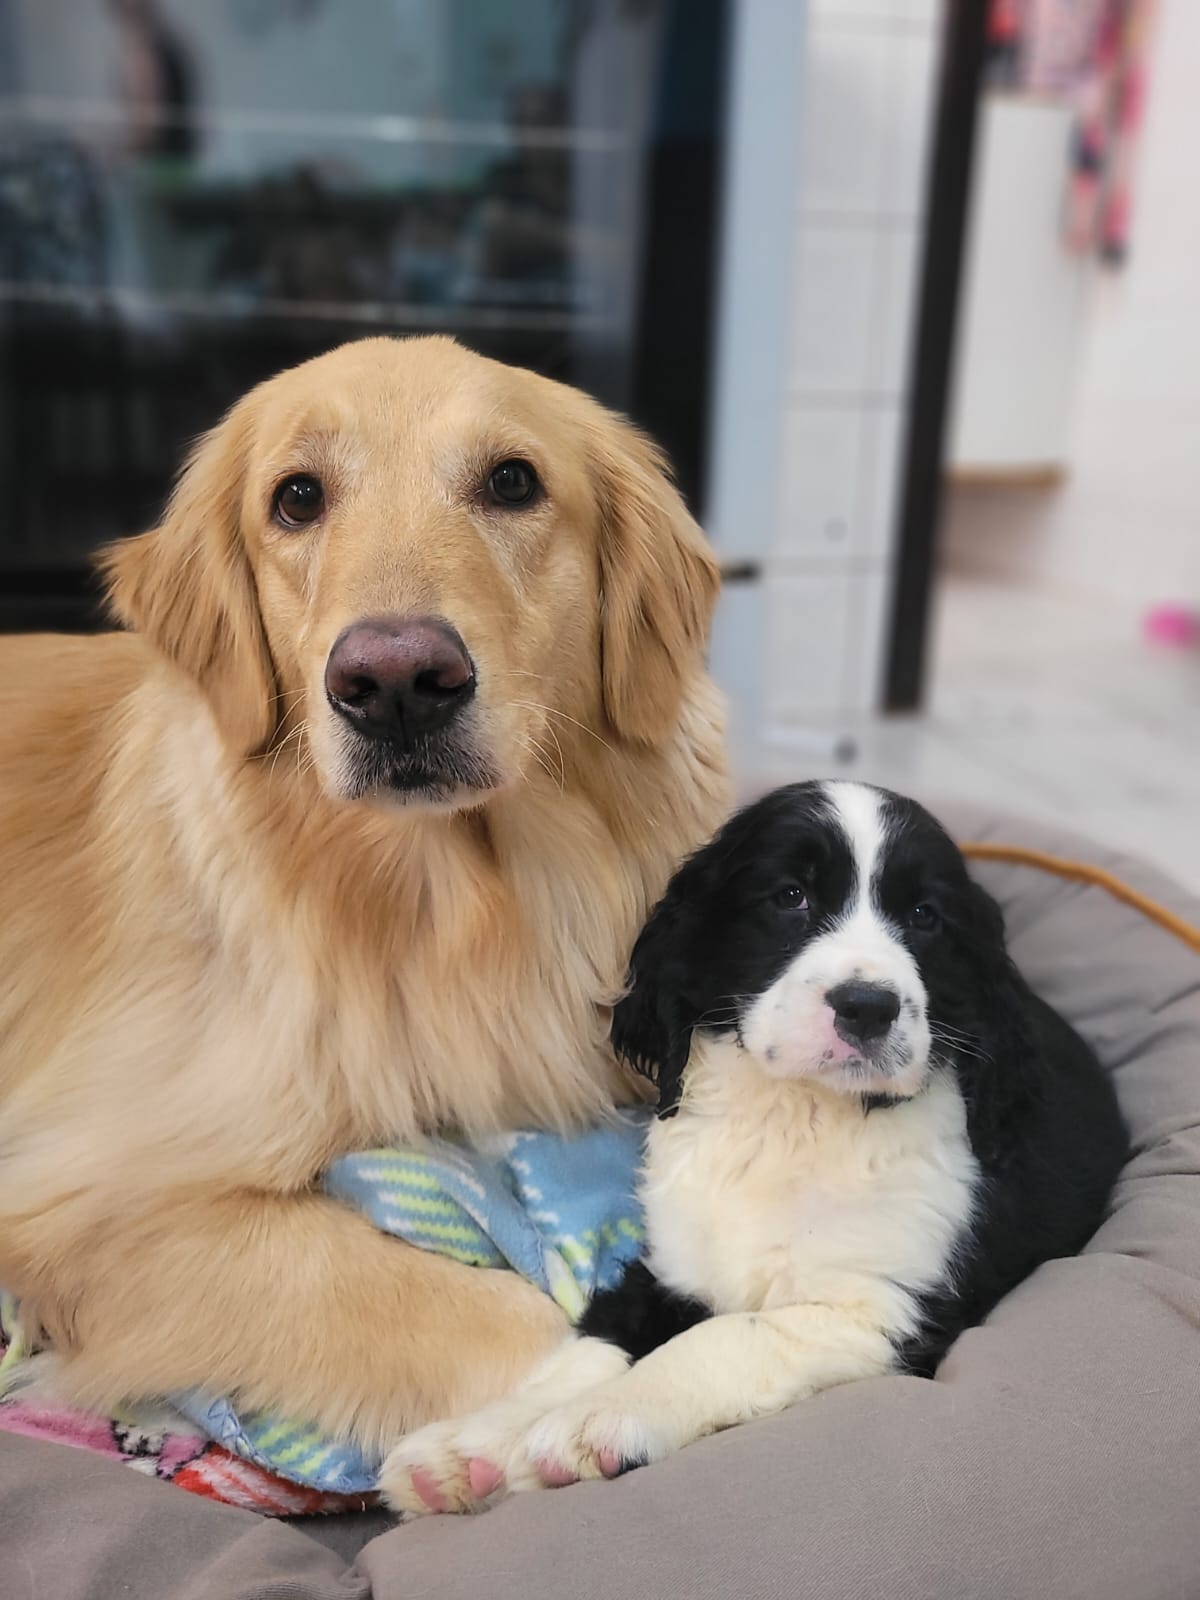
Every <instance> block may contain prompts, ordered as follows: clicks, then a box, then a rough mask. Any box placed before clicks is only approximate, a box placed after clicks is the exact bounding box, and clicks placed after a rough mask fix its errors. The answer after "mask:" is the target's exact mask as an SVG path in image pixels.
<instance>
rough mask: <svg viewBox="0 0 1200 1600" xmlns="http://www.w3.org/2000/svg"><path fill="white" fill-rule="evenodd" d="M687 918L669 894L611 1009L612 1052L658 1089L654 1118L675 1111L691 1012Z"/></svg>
mask: <svg viewBox="0 0 1200 1600" xmlns="http://www.w3.org/2000/svg"><path fill="white" fill-rule="evenodd" d="M686 946H687V913H686V910H685V908H684V906H683V905H682V904H681V903H680V901H679V899H678V898H677V897H676V896H674V895H673V894H672V893H671V891H668V893H667V895H666V897H665V898H664V899H663V900H662V901H661V902H660V903H659V905H658V907H657V909H656V910H655V911H654V912H653V914H652V915H651V917H650V920H649V922H647V924H646V926H645V927H644V928H643V929H642V932H641V935H640V936H639V938H638V941H637V943H636V944H635V945H634V947H633V956H632V958H631V960H630V963H629V976H628V979H627V983H626V990H625V994H624V996H623V998H622V999H620V1000H618V1002H617V1004H616V1005H615V1006H614V1008H613V1019H612V1043H613V1049H614V1050H615V1051H616V1053H617V1055H618V1056H619V1057H620V1058H621V1060H622V1061H625V1062H627V1063H628V1064H629V1065H630V1066H631V1067H632V1068H633V1069H634V1071H635V1072H640V1073H641V1074H642V1075H643V1076H644V1077H647V1078H649V1079H650V1081H651V1082H652V1083H654V1084H655V1085H656V1086H657V1088H658V1115H659V1116H660V1117H670V1116H673V1115H674V1114H675V1112H676V1111H677V1110H678V1109H679V1096H680V1094H681V1093H682V1091H683V1073H684V1069H685V1068H686V1066H687V1063H688V1056H689V1054H690V1053H691V1048H692V1027H693V1024H694V1020H695V1010H694V1008H693V1007H692V1006H691V1005H689V1003H688V1001H687V999H686V995H685V981H686V974H687V970H688V962H687V949H686Z"/></svg>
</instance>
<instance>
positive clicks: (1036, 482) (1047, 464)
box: [946, 461, 1069, 489]
mask: <svg viewBox="0 0 1200 1600" xmlns="http://www.w3.org/2000/svg"><path fill="white" fill-rule="evenodd" d="M1068 475H1069V469H1068V468H1067V467H1065V466H1064V465H1063V464H1062V462H1060V461H1044V462H1030V463H1029V464H1028V465H1027V466H1019V467H965V466H964V467H957V466H951V467H947V468H946V482H947V483H948V484H949V485H950V486H951V487H952V488H954V489H1057V488H1059V487H1060V486H1061V485H1062V484H1063V483H1065V482H1066V480H1067V477H1068Z"/></svg>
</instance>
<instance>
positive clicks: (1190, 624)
mask: <svg viewBox="0 0 1200 1600" xmlns="http://www.w3.org/2000/svg"><path fill="white" fill-rule="evenodd" d="M1143 626H1144V629H1145V634H1146V637H1147V639H1153V640H1154V642H1155V643H1156V644H1171V645H1177V646H1180V647H1184V648H1186V647H1187V646H1189V645H1190V646H1200V611H1193V610H1189V609H1188V607H1187V606H1155V607H1154V609H1153V610H1152V611H1148V612H1147V613H1146V619H1145V623H1144V624H1143Z"/></svg>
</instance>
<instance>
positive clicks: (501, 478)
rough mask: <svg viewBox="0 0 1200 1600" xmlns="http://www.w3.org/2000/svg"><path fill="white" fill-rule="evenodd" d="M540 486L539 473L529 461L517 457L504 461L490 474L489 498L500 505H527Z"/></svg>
mask: <svg viewBox="0 0 1200 1600" xmlns="http://www.w3.org/2000/svg"><path fill="white" fill-rule="evenodd" d="M539 487H540V485H539V484H538V475H537V473H536V472H535V471H534V470H533V468H532V467H531V466H530V465H529V463H528V461H520V460H518V459H516V458H515V457H514V458H513V460H511V461H502V462H501V463H500V465H499V466H498V467H493V468H492V470H491V472H490V473H489V475H488V481H487V492H488V499H489V500H491V501H492V502H493V503H494V504H496V505H500V506H527V505H528V504H529V502H530V501H531V500H532V499H533V498H534V497H535V495H536V494H537V492H538V488H539Z"/></svg>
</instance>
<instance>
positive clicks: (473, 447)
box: [104, 338, 717, 809]
mask: <svg viewBox="0 0 1200 1600" xmlns="http://www.w3.org/2000/svg"><path fill="white" fill-rule="evenodd" d="M104 562H105V566H106V568H107V572H108V576H109V581H110V593H111V597H112V602H113V605H114V609H115V610H116V612H117V614H118V615H119V617H120V618H121V619H122V620H123V621H125V622H126V623H127V624H129V625H130V626H132V627H134V628H136V629H137V630H138V631H139V632H142V633H144V634H145V635H146V636H147V637H148V638H149V639H150V640H151V642H152V643H154V644H155V645H156V646H157V647H158V648H159V649H160V650H161V651H162V652H163V654H165V655H166V656H167V657H168V658H169V659H170V660H171V661H172V662H173V663H174V664H175V666H176V667H178V668H179V669H180V670H182V671H183V672H184V673H186V674H188V675H189V676H190V677H192V678H193V679H194V680H195V681H196V682H197V683H198V684H199V685H200V686H201V687H202V688H203V689H204V691H205V693H206V694H207V697H208V700H209V703H210V705H211V709H212V711H213V714H214V715H215V717H216V720H217V723H218V725H219V727H220V728H221V731H222V732H223V734H224V735H225V737H226V739H227V741H228V743H229V744H230V746H231V747H232V748H233V750H234V751H235V752H236V753H237V754H239V755H246V754H250V753H256V752H262V751H264V750H267V749H270V748H271V746H272V745H273V744H275V743H278V742H279V741H280V740H281V739H282V738H285V737H287V736H288V735H294V736H295V737H296V739H297V741H298V742H301V743H302V745H303V747H305V748H306V749H307V750H308V752H309V753H310V754H311V756H312V759H313V764H314V765H315V768H316V770H317V773H318V775H319V777H320V780H321V782H322V784H323V786H324V788H325V789H326V791H327V792H328V793H329V794H330V795H331V796H332V797H334V798H335V799H338V800H342V801H351V802H353V801H362V800H367V801H373V802H384V803H387V804H391V805H396V804H413V803H418V804H426V805H434V806H438V807H442V808H450V809H456V808H461V807H466V806H472V805H476V804H479V803H480V802H481V801H483V800H484V799H485V798H486V797H487V796H488V794H489V793H491V792H492V791H494V790H497V789H501V788H503V787H505V786H508V785H511V784H514V783H516V782H518V781H520V779H521V778H522V777H524V776H525V775H526V774H528V773H530V772H536V771H538V770H539V769H548V770H549V771H550V774H551V776H552V778H553V779H554V781H556V782H559V783H561V782H562V781H563V776H564V772H563V768H564V764H566V763H569V761H570V747H571V745H572V742H573V741H575V740H576V739H577V738H578V736H579V730H582V732H583V734H586V736H587V737H588V738H589V739H591V740H592V741H593V743H592V746H591V748H592V749H595V748H596V747H597V746H596V743H595V741H596V740H597V739H598V740H600V741H603V742H604V743H612V742H614V741H616V742H618V743H620V742H626V743H631V744H638V745H650V746H653V745H657V744H661V743H663V742H665V741H666V740H668V739H669V738H670V736H671V734H672V732H673V730H674V727H675V725H676V721H677V717H678V713H679V708H680V703H681V700H682V696H683V693H684V688H685V685H686V684H687V682H688V681H689V679H690V678H692V677H694V676H695V675H696V674H698V673H699V672H700V671H701V670H702V665H701V663H702V652H703V648H704V643H705V639H706V636H707V630H708V623H709V620H710V617H711V611H712V606H713V602H714V599H715V596H716V590H717V575H716V568H715V565H714V563H713V560H712V558H711V555H710V554H709V552H708V549H707V547H706V545H705V543H704V540H703V537H702V535H701V534H700V531H699V529H698V528H697V527H696V525H695V524H694V522H693V521H692V520H691V518H690V517H689V516H688V514H687V512H686V510H685V508H684V506H683V504H682V501H681V500H680V498H679V496H678V494H677V493H676V491H675V489H674V488H673V487H672V485H671V483H670V481H669V479H668V477H667V475H666V472H665V469H664V464H663V462H662V460H661V458H660V457H659V455H658V454H657V452H656V451H655V450H654V448H653V447H652V446H651V445H650V444H649V443H648V442H647V441H646V440H645V439H644V438H643V437H642V436H641V435H639V434H638V433H637V432H636V431H635V430H634V429H633V428H631V427H630V426H629V425H628V424H627V423H625V422H623V421H621V420H620V419H619V418H616V417H614V416H612V415H611V414H609V413H608V412H606V411H604V410H603V409H602V408H601V407H599V406H597V405H596V404H594V403H593V402H592V401H590V400H588V399H587V398H586V397H584V396H583V395H581V394H579V393H577V392H576V391H574V390H571V389H567V388H564V387H563V386H561V385H559V384H555V383H551V382H549V381H548V380H546V379H543V378H540V377H537V376H535V375H534V374H532V373H528V372H523V371H518V370H515V369H513V368H509V367H504V366H501V365H499V364H498V363H496V362H493V361H488V360H485V359H483V358H482V357H480V356H476V355H473V354H471V353H470V352H469V351H466V350H464V349H462V348H460V347H459V346H458V345H456V344H455V343H454V342H453V341H452V340H448V339H442V338H433V339H413V340H394V339H370V340H364V341H362V342H361V343H358V344H354V345H347V346H344V347H342V348H341V349H339V350H335V351H332V352H331V353H329V354H328V355H324V356H320V357H318V358H317V359H316V360H314V361H310V362H307V363H306V364H304V365H303V366H300V367H297V368H294V369H293V370H291V371H289V372H284V373H282V374H280V376H279V377H277V378H274V379H272V380H271V381H270V382H268V383H265V384H263V385H262V386H261V387H260V388H258V389H256V390H254V391H253V392H252V393H251V394H250V395H248V396H247V397H246V398H245V399H244V400H243V401H241V402H240V403H239V404H238V405H237V406H236V407H235V408H234V409H233V411H232V412H230V414H229V415H228V416H227V417H226V418H225V420H224V421H223V422H222V423H221V424H220V425H219V426H218V427H217V428H216V429H215V430H214V431H213V433H211V434H210V435H208V436H207V437H206V438H205V439H203V440H202V441H201V442H200V445H199V447H198V448H197V450H196V452H195V454H194V456H193V458H192V461H191V463H190V464H189V466H188V467H187V469H186V470H185V472H184V474H183V476H182V478H181V480H180V482H179V485H178V487H177V489H176V492H175V494H174V496H173V498H172V500H171V503H170V505H169V506H168V509H167V513H166V516H165V518H164V520H163V523H162V525H161V527H159V528H157V529H155V530H153V531H152V532H151V533H149V534H145V535H143V536H141V538H139V539H132V540H126V541H123V542H122V543H121V544H118V545H116V546H114V547H112V549H110V550H109V551H108V552H107V554H106V556H105V558H104ZM564 752H565V753H564ZM304 765H305V763H303V762H301V761H299V760H297V762H296V763H292V762H290V761H289V762H287V763H285V767H287V768H292V769H293V770H295V769H302V768H303V766H304Z"/></svg>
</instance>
